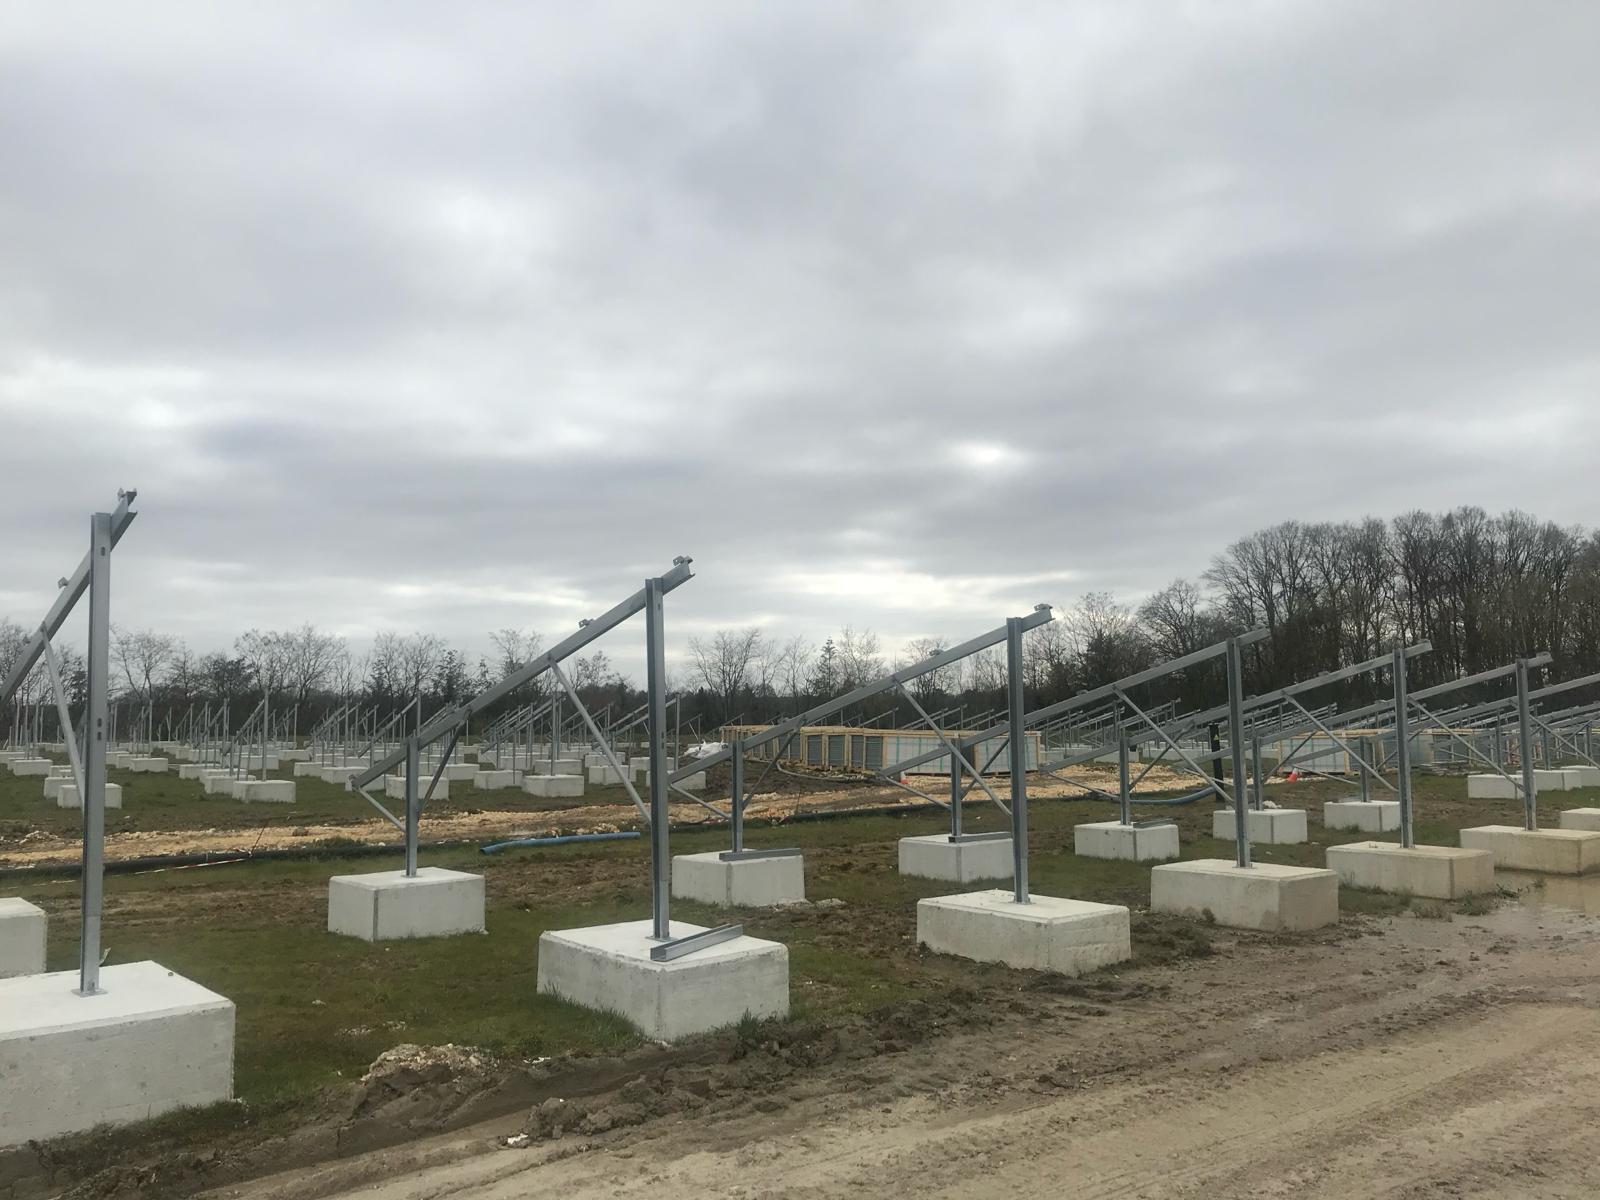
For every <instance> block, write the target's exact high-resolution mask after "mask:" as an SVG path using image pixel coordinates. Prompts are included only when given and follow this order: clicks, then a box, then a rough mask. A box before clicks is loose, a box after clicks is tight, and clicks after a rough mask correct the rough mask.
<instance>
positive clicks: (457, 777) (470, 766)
mask: <svg viewBox="0 0 1600 1200" xmlns="http://www.w3.org/2000/svg"><path fill="white" fill-rule="evenodd" d="M444 777H445V778H446V779H448V780H449V781H450V782H451V783H471V782H472V781H473V780H475V779H477V777H478V764H477V763H469V762H453V763H448V764H446V766H445V769H444Z"/></svg>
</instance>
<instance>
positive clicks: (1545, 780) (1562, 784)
mask: <svg viewBox="0 0 1600 1200" xmlns="http://www.w3.org/2000/svg"><path fill="white" fill-rule="evenodd" d="M1570 786H1571V784H1570V783H1569V782H1568V780H1567V773H1566V772H1565V771H1563V770H1560V769H1559V768H1555V769H1549V770H1546V769H1543V768H1540V769H1538V770H1535V771H1534V773H1533V788H1534V791H1535V792H1536V793H1537V792H1564V791H1566V790H1567V788H1568V787H1570Z"/></svg>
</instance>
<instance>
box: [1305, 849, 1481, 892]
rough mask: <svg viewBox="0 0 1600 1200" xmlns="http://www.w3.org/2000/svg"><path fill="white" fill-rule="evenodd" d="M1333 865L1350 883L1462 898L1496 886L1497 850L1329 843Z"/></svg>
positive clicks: (1342, 878) (1343, 881)
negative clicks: (1332, 844) (1336, 844)
mask: <svg viewBox="0 0 1600 1200" xmlns="http://www.w3.org/2000/svg"><path fill="white" fill-rule="evenodd" d="M1328 869H1329V870H1331V871H1333V872H1334V874H1336V875H1338V876H1339V882H1340V883H1343V884H1345V885H1347V886H1349V887H1358V888H1371V889H1373V890H1374V891H1379V892H1391V893H1394V894H1395V895H1400V896H1426V897H1428V898H1430V899H1433V900H1459V899H1461V898H1462V897H1463V896H1473V895H1478V894H1480V893H1483V892H1492V891H1494V886H1495V885H1494V855H1492V854H1490V853H1489V852H1488V851H1487V850H1463V849H1459V848H1457V847H1455V846H1412V847H1411V848H1410V849H1406V848H1405V847H1403V846H1397V845H1395V843H1393V842H1352V843H1351V844H1350V845H1348V846H1329V847H1328Z"/></svg>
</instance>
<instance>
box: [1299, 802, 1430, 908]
mask: <svg viewBox="0 0 1600 1200" xmlns="http://www.w3.org/2000/svg"><path fill="white" fill-rule="evenodd" d="M1322 825H1323V828H1325V829H1358V830H1360V831H1361V832H1362V833H1388V832H1390V831H1392V830H1395V829H1399V828H1400V801H1398V800H1329V801H1328V802H1327V803H1326V804H1324V805H1323V806H1322ZM1421 894H1422V893H1420V892H1419V893H1418V895H1421Z"/></svg>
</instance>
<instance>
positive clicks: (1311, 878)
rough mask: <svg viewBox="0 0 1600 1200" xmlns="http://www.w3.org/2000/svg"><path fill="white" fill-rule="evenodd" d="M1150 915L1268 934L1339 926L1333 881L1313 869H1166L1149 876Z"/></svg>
mask: <svg viewBox="0 0 1600 1200" xmlns="http://www.w3.org/2000/svg"><path fill="white" fill-rule="evenodd" d="M1150 911H1151V912H1165V913H1177V914H1179V915H1181V916H1186V917H1205V916H1207V915H1209V916H1210V918H1211V919H1212V920H1214V921H1216V923H1217V924H1218V925H1230V926H1233V927H1234V928H1237V929H1262V930H1266V931H1268V932H1270V933H1278V932H1298V931H1300V930H1305V929H1320V928H1321V927H1322V926H1324V925H1332V924H1334V923H1335V922H1337V921H1338V920H1339V877H1338V876H1337V875H1335V874H1334V873H1333V872H1332V871H1325V870H1321V869H1319V868H1316V867H1288V866H1280V865H1278V864H1276V863H1257V864H1255V866H1253V867H1236V866H1234V864H1233V862H1232V861H1231V860H1229V859H1221V858H1201V859H1195V860H1193V861H1192V862H1181V863H1167V864H1165V865H1164V866H1159V867H1153V868H1151V871H1150Z"/></svg>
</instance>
